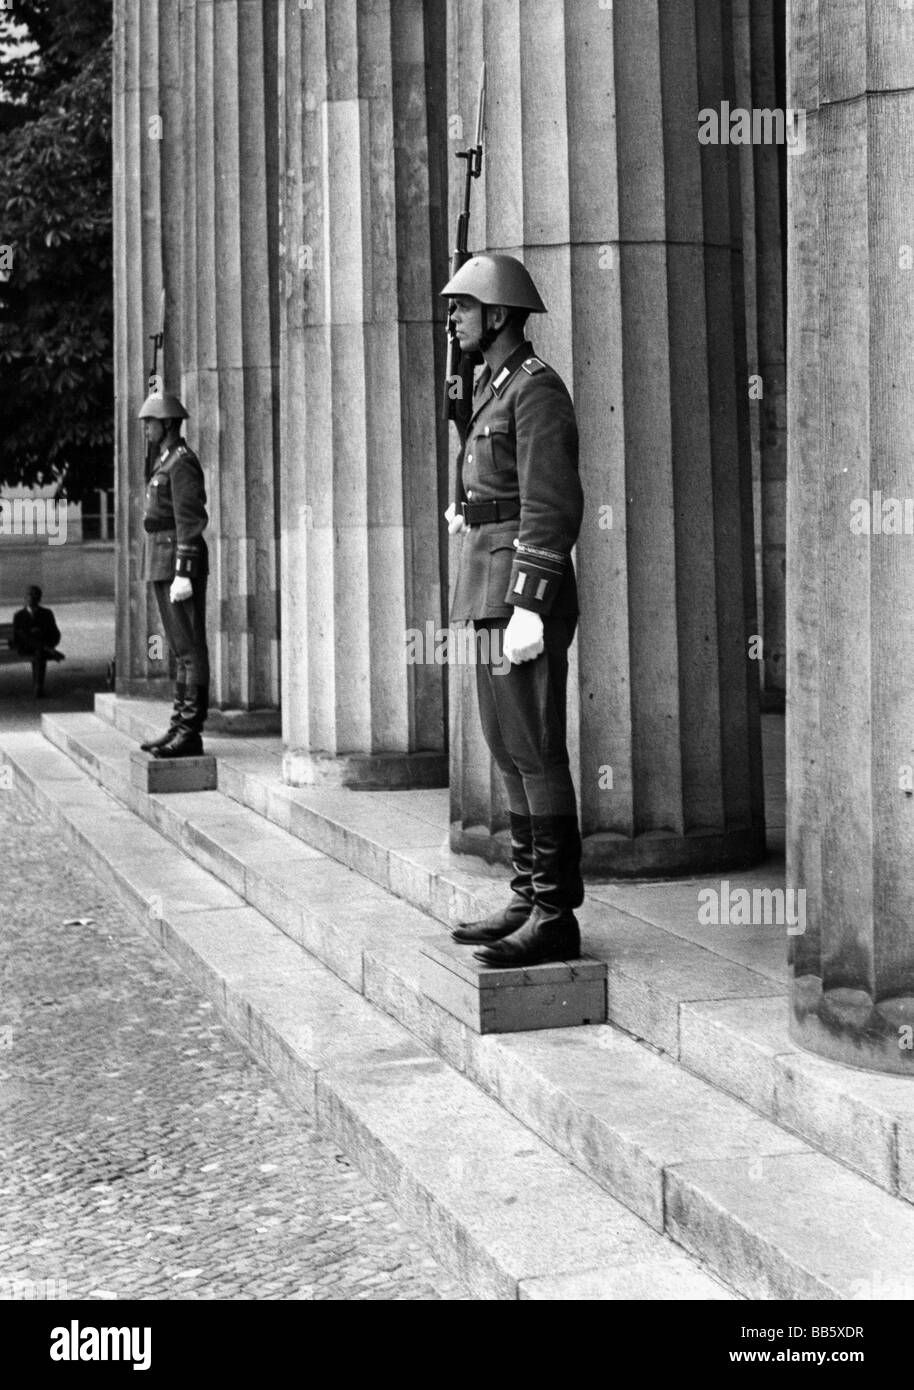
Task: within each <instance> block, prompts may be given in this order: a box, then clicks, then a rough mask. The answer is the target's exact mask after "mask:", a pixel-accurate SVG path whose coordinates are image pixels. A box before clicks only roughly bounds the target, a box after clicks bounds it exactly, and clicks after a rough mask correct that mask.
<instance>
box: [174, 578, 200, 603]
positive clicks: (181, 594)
mask: <svg viewBox="0 0 914 1390" xmlns="http://www.w3.org/2000/svg"><path fill="white" fill-rule="evenodd" d="M193 596H194V586H193V585H192V584H191V582H190V580H189V579H188V578H187V576H186V575H184V574H179V575H177V576H176V577H175V578H174V579H173V580H172V581H171V588H170V589H169V591H168V597H169V598H170V599H171V601H172V603H184V602H185V601H186V600H187V599H189V598H193Z"/></svg>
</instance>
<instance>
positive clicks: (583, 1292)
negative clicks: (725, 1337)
mask: <svg viewBox="0 0 914 1390" xmlns="http://www.w3.org/2000/svg"><path fill="white" fill-rule="evenodd" d="M160 722H161V712H160V709H159V707H157V706H155V705H150V704H145V703H143V702H139V701H124V700H120V699H117V698H116V697H115V696H101V697H99V698H98V700H97V703H96V714H95V715H84V714H74V715H46V716H45V717H44V720H43V733H44V738H41V737H40V736H38V735H36V734H10V735H6V736H3V737H2V738H0V753H2V756H3V757H4V758H5V760H6V761H8V762H10V763H11V764H12V765H13V767H14V769H15V777H16V781H17V784H18V785H20V786H22V788H23V789H24V790H25V791H26V792H27V793H28V794H29V795H30V796H31V797H32V798H33V800H35V801H36V802H37V803H38V804H39V805H40V806H41V807H43V808H44V809H45V810H46V811H47V813H48V814H49V815H52V816H53V817H54V818H55V820H56V821H57V822H58V823H59V824H60V826H61V829H62V831H63V832H64V835H65V837H66V839H67V841H68V842H69V843H70V844H71V845H72V846H74V847H75V848H76V849H77V850H78V852H82V853H84V854H85V855H86V856H87V858H88V859H89V861H90V862H91V864H92V865H93V867H95V868H96V869H97V870H98V872H99V873H101V874H102V876H103V877H104V878H105V880H106V881H107V882H108V883H109V884H111V885H112V886H113V887H114V888H115V890H116V891H117V892H118V893H119V895H120V897H121V899H122V900H123V901H124V902H125V903H126V905H127V906H128V907H129V908H130V909H131V910H132V911H133V912H134V913H136V914H137V915H138V916H139V917H141V918H142V919H143V920H144V922H145V923H146V924H147V925H148V926H149V927H151V928H152V929H153V930H154V931H155V932H156V934H157V935H158V937H159V939H160V940H161V941H162V942H163V944H164V945H165V946H166V947H167V949H169V950H170V951H171V952H172V953H173V954H174V955H175V956H176V957H177V958H178V959H179V960H180V961H181V963H182V964H183V965H184V967H185V968H186V969H187V971H188V973H190V974H191V975H192V976H193V978H194V979H196V980H197V981H198V982H199V983H200V985H201V986H202V987H203V988H205V989H206V990H207V991H208V992H209V994H210V995H211V997H213V998H214V1000H215V1001H216V1003H217V1004H218V1005H219V1007H220V1008H221V1009H222V1010H223V1012H224V1013H225V1015H226V1017H227V1018H228V1019H229V1021H230V1022H231V1023H232V1024H233V1025H234V1026H235V1027H236V1029H237V1030H238V1031H239V1032H240V1033H241V1034H242V1036H243V1037H244V1038H245V1039H246V1040H247V1041H248V1043H249V1044H250V1045H251V1046H252V1048H253V1049H254V1050H255V1051H256V1052H257V1053H258V1055H259V1056H260V1057H261V1058H262V1059H263V1060H264V1061H265V1062H266V1064H267V1065H268V1066H269V1067H270V1068H271V1069H272V1071H273V1072H274V1073H275V1074H276V1076H277V1078H278V1079H279V1080H280V1082H281V1083H282V1084H283V1085H285V1086H286V1088H287V1089H288V1090H289V1091H290V1093H292V1094H293V1095H294V1096H295V1097H296V1098H297V1099H298V1100H299V1101H301V1102H302V1103H304V1104H305V1105H306V1106H307V1107H308V1108H309V1109H310V1110H311V1111H312V1112H313V1113H314V1114H315V1116H316V1117H317V1120H318V1123H319V1124H321V1125H322V1126H324V1127H325V1128H326V1130H327V1131H328V1132H329V1133H330V1134H332V1135H333V1136H334V1137H335V1139H336V1140H337V1141H338V1142H339V1143H340V1144H341V1146H342V1147H344V1148H345V1149H346V1151H347V1152H348V1153H349V1154H350V1155H351V1156H352V1157H353V1159H354V1160H355V1161H356V1162H357V1163H358V1164H359V1165H360V1167H362V1168H363V1170H364V1171H365V1172H366V1174H367V1175H368V1176H369V1178H371V1180H372V1181H374V1182H375V1183H376V1185H377V1186H378V1188H379V1189H380V1190H381V1191H383V1192H384V1193H385V1195H387V1196H388V1197H390V1199H391V1200H392V1201H393V1202H394V1204H395V1205H396V1206H397V1207H398V1208H399V1209H400V1211H401V1213H402V1214H403V1216H404V1218H405V1219H406V1220H407V1221H408V1222H409V1223H410V1224H411V1225H412V1226H413V1227H414V1228H415V1229H417V1230H419V1231H420V1232H422V1233H423V1234H424V1235H425V1237H426V1239H428V1240H429V1242H430V1243H432V1244H433V1245H434V1248H435V1249H436V1252H437V1253H438V1254H439V1256H440V1258H441V1259H442V1260H443V1261H444V1262H445V1263H446V1264H447V1265H448V1266H449V1267H450V1268H451V1269H452V1270H454V1271H455V1272H456V1273H457V1274H459V1275H460V1276H461V1277H462V1278H463V1279H464V1280H465V1281H466V1283H467V1284H468V1286H469V1287H470V1288H471V1290H473V1292H475V1293H476V1294H477V1295H478V1296H479V1297H483V1298H517V1297H523V1298H548V1299H574V1298H601V1299H614V1298H639V1299H640V1298H653V1299H671V1298H699V1299H711V1298H733V1297H744V1298H752V1299H780V1298H788V1299H819V1298H825V1299H847V1298H878V1299H882V1298H893V1297H899V1296H902V1297H910V1296H911V1294H912V1292H914V1289H912V1288H911V1286H910V1280H909V1279H906V1277H905V1270H906V1265H907V1258H908V1252H909V1251H910V1249H912V1248H914V1207H912V1205H911V1203H912V1201H914V1094H912V1089H911V1088H910V1087H909V1084H908V1082H907V1081H906V1080H905V1079H903V1078H895V1077H882V1076H873V1075H871V1074H867V1073H862V1072H861V1073H857V1072H854V1071H851V1070H849V1069H847V1068H843V1067H840V1066H837V1065H834V1064H831V1063H826V1062H823V1061H820V1060H819V1059H817V1058H814V1057H811V1056H809V1055H807V1054H804V1053H801V1052H799V1051H798V1050H797V1049H795V1048H794V1047H793V1046H792V1045H791V1043H790V1041H789V1039H788V1037H787V1032H786V971H785V967H784V963H783V961H784V954H785V952H784V939H783V933H782V932H779V931H777V930H776V929H773V928H771V927H767V928H751V929H750V928H739V927H726V926H723V927H722V926H712V927H707V926H701V925H699V924H698V921H697V910H696V904H697V892H698V888H699V887H700V886H701V884H699V883H696V882H695V881H692V882H688V883H683V882H677V883H673V884H666V885H656V884H650V885H645V884H628V885H626V884H603V885H599V884H594V885H593V886H592V887H591V889H590V891H589V895H588V901H587V903H586V904H585V907H584V909H582V912H581V921H582V927H583V929H584V935H585V949H586V950H587V953H588V954H589V955H591V956H593V957H596V958H598V959H602V960H606V961H607V963H608V971H609V987H608V1018H607V1021H606V1023H604V1024H601V1025H598V1026H590V1027H586V1028H567V1029H557V1030H544V1031H541V1032H533V1033H517V1034H499V1035H489V1036H484V1037H483V1036H480V1035H479V1034H477V1033H474V1032H472V1031H471V1030H470V1029H468V1028H467V1027H465V1026H464V1024H463V1023H461V1022H460V1021H459V1020H458V1019H457V1018H455V1017H454V1016H452V1015H451V1014H449V1013H448V1012H447V1011H446V1010H445V1009H443V1008H442V1007H441V1006H440V1005H439V1004H437V1003H436V1002H435V1001H434V1000H433V999H432V998H431V997H430V995H429V992H428V990H427V988H426V985H425V975H424V972H425V970H426V969H427V957H425V956H424V954H423V952H422V950H421V949H420V946H421V943H422V942H427V941H428V940H429V938H436V937H437V938H438V939H439V940H440V939H443V937H444V934H445V933H444V925H443V924H445V923H449V922H451V921H454V920H456V919H458V918H460V917H464V916H468V915H478V914H479V913H480V912H484V911H488V910H490V909H491V907H492V906H493V905H496V904H498V903H500V902H501V901H503V897H504V876H503V873H502V872H500V871H499V872H491V871H488V870H487V869H486V868H485V866H481V865H480V866H476V865H473V866H472V867H466V865H465V862H464V861H460V862H455V861H454V860H453V859H452V856H451V855H450V854H449V853H448V851H447V848H446V842H447V814H448V806H447V793H446V792H444V791H417V792H372V793H356V792H349V791H345V790H340V789H326V790H324V789H322V790H311V789H300V788H290V787H287V786H284V785H283V784H282V782H281V779H280V766H281V752H282V750H281V744H280V743H279V741H278V740H275V739H270V738H255V739H249V740H245V739H242V738H231V739H230V738H222V739H220V738H218V737H216V738H211V739H209V738H208V739H207V747H208V750H209V751H211V752H213V753H215V754H216V756H217V758H218V768H219V790H218V791H217V792H205V793H177V794H172V795H167V796H155V795H149V794H148V793H146V792H144V791H141V790H140V789H138V788H136V787H134V786H132V785H131V782H130V772H129V754H130V751H131V750H132V749H134V748H135V746H136V743H137V741H138V739H139V738H141V737H145V736H147V735H148V734H149V733H150V732H157V731H158V726H159V723H160ZM730 879H731V882H732V883H733V884H734V886H735V885H736V884H739V885H742V886H749V887H752V886H757V885H763V884H764V883H766V882H770V880H766V878H765V876H764V874H759V873H758V872H756V873H754V874H753V873H748V874H739V875H737V874H732V875H730ZM717 886H718V887H719V886H720V885H719V884H718V885H717Z"/></svg>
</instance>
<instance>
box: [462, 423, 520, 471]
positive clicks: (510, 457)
mask: <svg viewBox="0 0 914 1390" xmlns="http://www.w3.org/2000/svg"><path fill="white" fill-rule="evenodd" d="M472 449H473V453H474V454H475V463H476V471H477V472H478V473H480V474H483V473H500V472H501V471H502V470H503V469H505V468H510V467H511V466H512V465H513V464H514V462H515V450H514V436H513V433H512V429H511V421H510V420H490V421H489V423H488V424H487V425H483V427H482V429H481V430H480V431H479V433H478V434H477V435H476V436H475V438H474V440H473V446H472Z"/></svg>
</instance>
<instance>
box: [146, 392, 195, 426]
mask: <svg viewBox="0 0 914 1390" xmlns="http://www.w3.org/2000/svg"><path fill="white" fill-rule="evenodd" d="M137 418H138V419H140V420H186V419H187V418H188V415H187V411H186V410H185V409H184V407H183V405H182V404H181V402H180V401H179V400H178V398H177V396H160V395H159V394H158V393H157V392H153V394H152V395H151V396H147V397H146V399H145V401H144V402H143V405H142V408H141V410H140V413H139V415H138V417H137Z"/></svg>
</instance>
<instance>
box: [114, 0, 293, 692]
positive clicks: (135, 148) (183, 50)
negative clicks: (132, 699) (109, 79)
mask: <svg viewBox="0 0 914 1390" xmlns="http://www.w3.org/2000/svg"><path fill="white" fill-rule="evenodd" d="M276 22H277V11H276V7H275V6H272V5H267V6H263V5H261V4H260V0H148V3H147V2H145V0H144V3H143V4H142V5H141V4H140V3H139V0H117V3H116V5H115V78H114V146H115V166H114V167H115V188H114V234H115V335H116V342H115V383H116V386H115V389H116V412H117V460H118V462H117V468H118V474H117V476H118V541H119V544H118V567H117V604H118V635H117V669H118V689H119V690H120V691H122V692H123V693H132V694H138V693H147V692H149V691H158V690H161V691H163V692H164V691H165V690H167V688H168V672H167V669H165V668H166V664H167V659H166V660H163V659H162V658H161V657H158V658H157V656H156V654H155V653H156V649H155V647H154V646H153V647H150V645H149V642H148V637H149V636H151V635H152V634H154V633H156V632H158V630H159V628H158V618H157V615H156V613H155V605H154V603H153V601H152V599H151V594H150V591H149V589H148V586H147V585H145V584H143V583H142V582H141V581H140V579H139V573H140V570H139V565H140V556H141V551H142V507H143V492H144V478H143V464H144V451H143V443H142V429H141V427H140V425H139V424H138V423H137V421H136V413H137V411H138V409H139V406H140V404H141V402H142V399H143V395H144V394H145V392H144V387H145V382H146V376H147V372H148V361H149V355H148V354H149V347H150V344H149V337H148V335H149V334H150V333H152V332H153V331H154V329H155V328H156V327H157V326H158V320H159V303H160V293H161V289H162V287H163V285H164V288H165V291H166V332H165V352H164V362H162V361H161V360H160V373H159V374H160V376H161V378H162V385H163V386H164V388H165V389H167V390H169V391H174V392H175V393H176V394H178V395H180V396H182V398H183V399H184V401H185V404H186V405H187V408H188V410H189V411H190V416H191V418H190V420H189V421H188V424H187V429H186V434H187V438H188V441H189V443H190V444H191V446H192V447H193V448H195V449H196V451H197V452H198V454H199V455H200V460H201V463H202V464H203V468H204V473H205V475H206V485H207V494H208V504H209V513H210V524H209V527H208V529H207V542H208V545H209V551H210V567H211V575H210V584H209V595H208V609H209V614H208V619H209V622H208V627H209V643H210V655H211V658H212V688H211V697H212V702H213V705H214V706H216V707H221V708H223V709H227V708H235V709H244V710H249V709H253V708H258V707H260V708H263V707H269V706H271V705H272V706H275V705H276V704H277V703H278V699H279V651H278V637H279V630H278V599H277V592H276V569H277V565H276V531H277V520H276V499H277V494H278V488H277V481H278V428H277V409H276V375H277V370H278V324H277V318H276V303H277V298H278V293H277V239H278V238H277V216H276V207H277V201H278V169H277V149H276V126H277V117H276Z"/></svg>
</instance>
